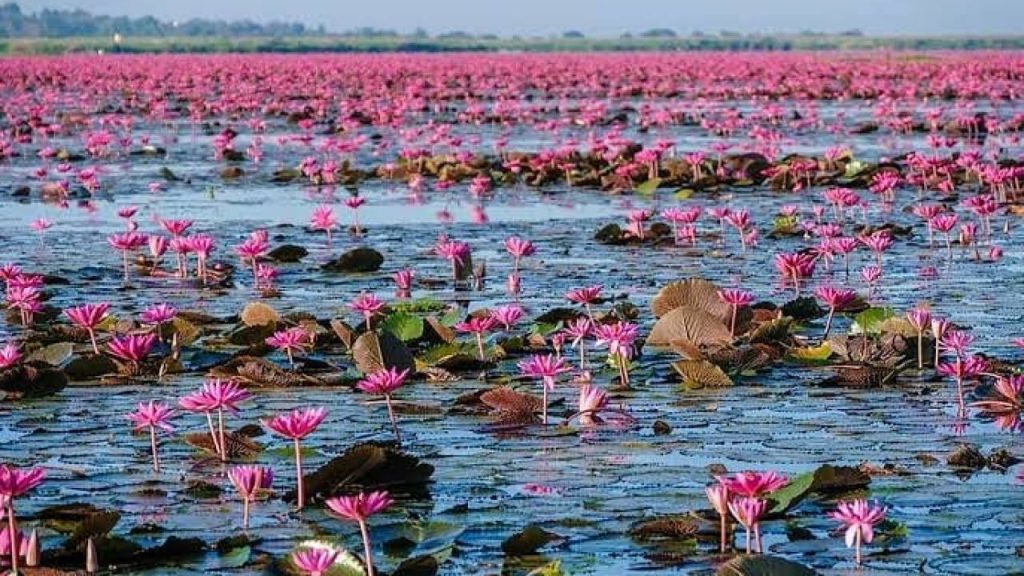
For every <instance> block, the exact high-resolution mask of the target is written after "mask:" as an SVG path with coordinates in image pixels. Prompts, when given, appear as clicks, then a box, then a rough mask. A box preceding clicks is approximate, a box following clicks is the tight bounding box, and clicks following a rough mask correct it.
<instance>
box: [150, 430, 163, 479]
mask: <svg viewBox="0 0 1024 576" xmlns="http://www.w3.org/2000/svg"><path fill="white" fill-rule="evenodd" d="M149 447H150V449H151V450H152V451H153V472H156V473H159V472H160V456H159V455H158V454H157V451H156V426H150V427H149Z"/></svg>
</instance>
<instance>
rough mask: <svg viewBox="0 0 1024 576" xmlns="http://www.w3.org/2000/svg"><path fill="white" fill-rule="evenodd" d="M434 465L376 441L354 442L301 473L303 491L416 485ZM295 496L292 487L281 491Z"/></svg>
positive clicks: (288, 497) (325, 494) (320, 492)
mask: <svg viewBox="0 0 1024 576" xmlns="http://www.w3.org/2000/svg"><path fill="white" fill-rule="evenodd" d="M433 473H434V467H433V466H431V465H430V464H427V463H425V462H420V460H419V458H417V457H415V456H411V455H409V454H406V453H404V452H401V451H399V450H396V449H394V448H391V447H388V446H384V445H381V444H377V443H372V442H368V443H364V444H357V445H355V446H353V447H351V448H349V449H348V450H346V451H345V453H344V454H342V455H341V456H337V457H335V458H332V459H331V460H330V461H328V462H327V463H326V464H324V465H323V466H321V467H320V468H319V469H317V470H316V471H315V472H312V473H310V474H306V475H305V476H304V477H303V480H304V482H305V486H306V493H307V495H308V496H310V497H314V496H322V497H328V496H334V495H336V494H349V493H352V492H359V491H364V492H369V491H372V490H377V489H384V488H389V487H393V486H405V487H410V486H420V485H423V484H425V483H426V482H427V481H429V480H430V476H431V475H432V474H433ZM284 499H285V500H287V501H294V500H295V491H294V490H290V491H289V492H288V493H287V494H285V495H284Z"/></svg>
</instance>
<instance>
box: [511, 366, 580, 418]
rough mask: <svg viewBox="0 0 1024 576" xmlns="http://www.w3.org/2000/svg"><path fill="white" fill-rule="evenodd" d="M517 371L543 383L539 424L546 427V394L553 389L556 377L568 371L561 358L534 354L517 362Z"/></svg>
mask: <svg viewBox="0 0 1024 576" xmlns="http://www.w3.org/2000/svg"><path fill="white" fill-rule="evenodd" d="M519 371H520V372H521V373H522V374H523V376H528V377H530V378H540V380H541V382H542V383H543V390H544V400H543V414H542V417H541V422H542V423H543V424H545V425H546V424H547V423H548V392H550V391H551V390H554V389H555V382H556V380H557V379H558V375H559V374H564V373H566V372H569V371H570V369H569V367H568V366H567V365H566V363H565V360H564V359H563V358H556V357H555V356H551V355H548V356H541V355H539V354H535V355H533V356H531V357H530V358H528V359H526V360H522V361H520V362H519Z"/></svg>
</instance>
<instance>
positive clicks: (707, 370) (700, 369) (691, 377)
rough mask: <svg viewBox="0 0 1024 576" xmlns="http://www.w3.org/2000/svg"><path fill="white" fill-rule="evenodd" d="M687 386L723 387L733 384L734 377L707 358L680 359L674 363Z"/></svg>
mask: <svg viewBox="0 0 1024 576" xmlns="http://www.w3.org/2000/svg"><path fill="white" fill-rule="evenodd" d="M672 368H674V369H675V371H676V372H678V373H679V376H680V377H681V378H682V380H683V385H685V386H686V387H687V388H705V387H708V388H722V387H725V386H732V379H731V378H729V376H727V375H726V374H725V372H723V371H722V369H721V368H719V367H718V366H715V365H714V364H712V363H711V362H708V361H707V360H679V361H677V362H674V363H672Z"/></svg>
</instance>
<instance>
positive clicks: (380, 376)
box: [356, 368, 409, 444]
mask: <svg viewBox="0 0 1024 576" xmlns="http://www.w3.org/2000/svg"><path fill="white" fill-rule="evenodd" d="M408 375H409V370H408V369H406V370H402V371H401V372H399V371H398V370H397V369H396V368H387V369H384V370H381V371H379V372H375V373H373V374H369V375H367V376H366V378H364V379H362V380H360V381H359V382H358V383H357V384H356V387H357V388H359V389H360V390H362V391H363V392H366V393H367V394H375V395H378V396H383V397H384V403H385V404H387V407H388V418H389V419H390V420H391V429H392V430H393V431H394V432H395V441H396V442H398V443H399V444H401V443H402V435H401V433H399V431H398V420H397V419H396V418H395V410H394V407H393V406H392V404H391V396H392V395H393V394H394V393H395V390H398V389H399V388H400V387H401V386H402V384H404V383H405V378H406V377H407V376H408Z"/></svg>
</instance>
